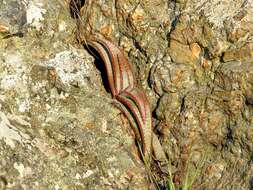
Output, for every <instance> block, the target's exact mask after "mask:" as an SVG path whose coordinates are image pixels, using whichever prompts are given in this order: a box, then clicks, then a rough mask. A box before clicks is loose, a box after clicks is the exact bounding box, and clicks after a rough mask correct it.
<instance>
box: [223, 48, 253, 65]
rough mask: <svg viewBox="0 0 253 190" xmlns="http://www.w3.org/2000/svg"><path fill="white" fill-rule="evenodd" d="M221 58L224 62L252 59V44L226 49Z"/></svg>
mask: <svg viewBox="0 0 253 190" xmlns="http://www.w3.org/2000/svg"><path fill="white" fill-rule="evenodd" d="M222 59H223V61H224V62H229V61H247V60H252V59H253V44H246V45H245V46H243V47H241V48H240V49H234V50H229V51H226V52H225V53H224V56H223V57H222Z"/></svg>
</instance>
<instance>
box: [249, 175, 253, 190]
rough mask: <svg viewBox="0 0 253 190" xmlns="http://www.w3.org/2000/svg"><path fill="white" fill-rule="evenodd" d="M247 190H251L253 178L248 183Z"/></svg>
mask: <svg viewBox="0 0 253 190" xmlns="http://www.w3.org/2000/svg"><path fill="white" fill-rule="evenodd" d="M249 190H253V176H252V178H251V180H250V182H249Z"/></svg>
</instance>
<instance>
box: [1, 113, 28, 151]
mask: <svg viewBox="0 0 253 190" xmlns="http://www.w3.org/2000/svg"><path fill="white" fill-rule="evenodd" d="M0 139H3V140H4V142H5V143H6V144H7V145H9V146H10V147H11V148H15V141H18V142H19V143H21V144H23V143H24V142H25V141H27V140H29V139H30V137H29V136H28V135H27V134H25V133H23V132H21V131H20V130H18V129H17V128H16V127H14V126H13V125H11V123H10V121H9V118H8V117H7V116H6V114H5V113H3V112H0Z"/></svg>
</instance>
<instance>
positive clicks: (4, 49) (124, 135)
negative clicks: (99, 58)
mask: <svg viewBox="0 0 253 190" xmlns="http://www.w3.org/2000/svg"><path fill="white" fill-rule="evenodd" d="M69 3H72V4H73V3H78V4H79V5H80V6H79V5H78V6H79V8H80V17H77V16H76V14H77V13H78V12H76V13H75V16H73V12H72V17H74V18H81V20H80V22H79V24H80V25H79V26H81V27H79V28H77V25H76V19H74V18H71V15H70V13H69ZM252 23H253V2H252V1H245V0H234V1H228V0H212V1H211V0H198V1H197V0H191V1H187V0H176V1H165V0H154V1H149V0H142V1H139V2H137V1H132V0H118V1H103V0H98V1H78V0H71V1H58V0H51V1H49V0H44V1H42V0H20V1H18V0H8V1H7V0H0V190H2V189H56V190H57V189H147V188H148V186H149V184H148V180H147V172H146V171H145V169H144V166H143V164H142V162H141V161H140V160H139V159H138V157H137V156H136V152H137V150H136V147H135V143H134V140H133V136H132V134H133V133H132V131H131V128H130V126H129V123H128V121H127V120H126V118H125V117H124V116H122V114H121V113H120V111H119V110H118V109H117V108H116V106H114V104H115V102H114V101H113V100H112V98H111V96H110V94H109V93H108V92H107V91H106V90H105V88H104V85H103V82H102V78H101V73H100V71H99V70H98V69H97V68H96V67H95V64H94V58H93V55H90V54H88V53H87V51H86V50H85V49H84V48H83V47H82V46H80V45H78V44H77V42H76V37H78V39H79V40H85V38H87V37H89V36H91V35H95V36H97V35H98V36H104V37H106V38H109V39H110V40H111V41H113V42H114V43H115V44H118V45H119V46H120V47H121V48H122V49H123V51H125V53H126V55H127V56H128V57H129V59H130V60H131V62H132V66H133V67H134V70H135V73H136V76H137V79H138V83H139V85H140V86H142V87H143V88H144V89H145V90H146V92H147V94H148V95H149V99H150V103H151V105H152V109H153V116H154V118H153V119H154V124H155V131H156V132H157V133H158V134H160V135H161V142H162V144H163V147H164V150H165V151H166V153H167V155H168V158H169V160H170V162H171V171H172V175H173V176H172V177H173V182H174V183H175V185H177V186H182V185H183V183H184V181H185V180H186V176H189V179H193V177H194V176H195V175H196V176H197V177H196V178H195V179H194V180H193V181H192V182H193V184H192V189H201V190H202V189H203V190H204V189H205V190H213V189H235V190H245V189H248V190H251V189H252V188H253V183H252V182H253V165H252V162H253V141H252V139H253V82H252V81H253V42H252V39H253V24H252ZM76 31H78V32H76ZM75 34H77V36H76V35H75ZM102 74H103V73H102ZM163 177H164V176H163V175H162V177H160V181H158V183H160V184H161V187H165V186H166V183H167V181H168V180H167V179H168V176H166V175H165V180H164V181H162V178H163Z"/></svg>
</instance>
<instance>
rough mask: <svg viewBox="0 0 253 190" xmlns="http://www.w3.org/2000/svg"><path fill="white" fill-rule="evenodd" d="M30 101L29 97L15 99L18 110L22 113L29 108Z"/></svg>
mask: <svg viewBox="0 0 253 190" xmlns="http://www.w3.org/2000/svg"><path fill="white" fill-rule="evenodd" d="M30 105H31V101H30V99H29V98H27V99H24V100H20V99H17V106H18V111H19V112H21V113H24V112H26V111H28V110H29V109H30Z"/></svg>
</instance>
